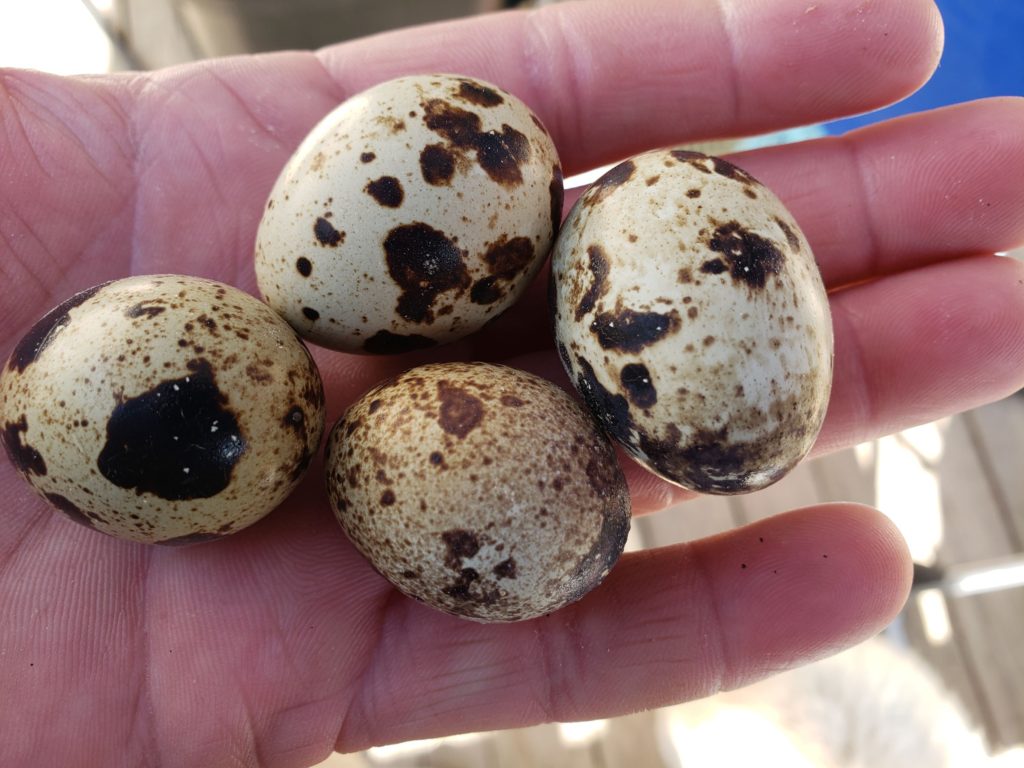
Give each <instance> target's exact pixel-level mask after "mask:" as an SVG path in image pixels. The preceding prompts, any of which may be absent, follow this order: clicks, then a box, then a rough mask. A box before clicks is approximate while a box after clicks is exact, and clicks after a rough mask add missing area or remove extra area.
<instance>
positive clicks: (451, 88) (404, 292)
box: [256, 74, 562, 353]
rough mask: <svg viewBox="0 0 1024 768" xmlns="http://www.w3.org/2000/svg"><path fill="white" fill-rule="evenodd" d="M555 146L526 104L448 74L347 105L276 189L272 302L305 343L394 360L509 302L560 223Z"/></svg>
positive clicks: (267, 289) (270, 206) (265, 272)
mask: <svg viewBox="0 0 1024 768" xmlns="http://www.w3.org/2000/svg"><path fill="white" fill-rule="evenodd" d="M561 207H562V172H561V169H560V166H559V162H558V155H557V153H556V151H555V147H554V144H553V143H552V141H551V138H550V136H548V134H547V131H546V130H545V129H544V126H543V125H542V124H541V123H540V121H539V120H538V119H537V117H536V116H535V115H534V114H533V113H532V112H531V111H530V110H529V109H528V108H527V107H526V105H525V104H523V103H522V102H521V101H520V100H519V99H517V98H516V97H514V96H512V95H511V94H509V93H506V92H505V91H502V90H501V89H499V88H497V87H496V86H493V85H490V84H488V83H484V82H481V81H479V80H474V79H471V78H467V77H459V76H455V75H436V74H435V75H416V76H410V77H403V78H400V79H397V80H391V81H389V82H385V83H382V84H380V85H377V86H375V87H373V88H370V89H369V90H367V91H364V92H363V93H360V94H358V95H356V96H353V97H352V98H350V99H348V100H347V101H345V102H344V103H343V104H341V105H340V106H339V107H338V108H337V109H335V110H334V111H333V112H331V113H330V114H329V115H327V116H326V117H325V118H324V119H323V120H322V121H321V122H320V123H319V124H318V125H317V126H316V127H315V128H314V129H313V131H312V132H311V133H310V134H309V136H308V137H307V138H306V139H305V140H304V141H303V142H302V144H301V146H300V147H299V148H298V150H297V151H296V152H295V154H294V155H293V157H292V158H291V159H290V160H289V162H288V164H287V165H286V166H285V168H284V170H283V172H282V173H281V175H280V177H279V178H278V180H277V183H276V184H275V185H274V188H273V191H272V192H271V194H270V199H269V201H268V202H267V208H266V211H265V212H264V215H263V219H262V221H261V223H260V227H259V232H258V235H257V242H256V274H257V278H258V280H259V285H260V290H261V291H262V292H263V295H264V296H265V297H266V299H267V301H268V302H269V303H270V304H271V306H273V307H274V308H275V309H276V310H277V311H278V312H280V313H281V314H282V315H283V316H284V317H285V318H286V319H287V320H288V322H289V323H291V325H292V326H293V327H294V328H295V329H296V330H297V331H298V332H299V333H300V334H301V335H302V336H304V337H305V338H307V339H310V340H311V341H314V342H315V343H317V344H320V345H323V346H326V347H330V348H333V349H338V350H344V351H348V352H367V353H397V352H404V351H408V350H411V349H418V348H423V347H428V346H433V345H434V344H440V343H444V342H449V341H453V340H455V339H459V338H461V337H463V336H466V335H467V334H469V333H472V332H473V331H475V330H477V329H479V328H480V327H481V326H482V325H483V324H484V323H486V322H487V321H489V320H491V319H493V318H495V317H497V316H498V315H499V314H501V312H503V311H504V310H505V309H507V308H508V307H509V306H511V305H512V304H513V303H514V302H515V301H516V300H517V299H518V298H519V296H520V295H521V294H522V293H523V291H524V290H525V289H526V286H527V285H528V284H529V283H530V280H531V279H532V278H533V277H534V276H535V275H536V273H537V271H538V270H539V269H540V267H541V265H542V264H543V262H544V260H545V259H546V258H547V255H548V252H549V251H550V248H551V244H552V242H553V240H554V236H555V233H556V231H557V228H558V222H559V220H560V218H561Z"/></svg>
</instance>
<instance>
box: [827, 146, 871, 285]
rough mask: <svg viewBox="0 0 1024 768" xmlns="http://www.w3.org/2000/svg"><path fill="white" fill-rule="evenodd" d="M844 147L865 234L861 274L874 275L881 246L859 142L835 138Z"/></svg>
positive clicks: (862, 229) (861, 228) (862, 230)
mask: <svg viewBox="0 0 1024 768" xmlns="http://www.w3.org/2000/svg"><path fill="white" fill-rule="evenodd" d="M837 140H838V141H839V142H840V144H841V145H842V146H843V147H844V148H845V150H846V155H847V157H848V158H849V159H850V162H851V163H852V164H853V176H854V178H855V179H856V182H857V199H858V201H859V206H858V208H859V209H860V219H861V221H862V222H863V226H862V227H860V231H861V232H863V233H864V234H866V235H867V237H866V238H864V239H865V240H866V241H867V255H866V257H865V262H866V263H865V265H864V269H863V270H862V274H866V275H875V274H877V273H878V272H877V270H878V269H879V268H880V265H881V261H882V257H881V246H880V244H879V240H880V239H879V236H878V224H877V222H876V221H875V216H874V209H873V208H872V206H871V194H870V190H869V185H868V180H867V174H866V171H865V168H864V162H863V158H862V156H861V149H860V144H859V142H858V141H857V140H856V139H855V138H851V137H849V136H841V137H839V138H838V139H837Z"/></svg>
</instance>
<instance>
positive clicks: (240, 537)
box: [0, 0, 1024, 766]
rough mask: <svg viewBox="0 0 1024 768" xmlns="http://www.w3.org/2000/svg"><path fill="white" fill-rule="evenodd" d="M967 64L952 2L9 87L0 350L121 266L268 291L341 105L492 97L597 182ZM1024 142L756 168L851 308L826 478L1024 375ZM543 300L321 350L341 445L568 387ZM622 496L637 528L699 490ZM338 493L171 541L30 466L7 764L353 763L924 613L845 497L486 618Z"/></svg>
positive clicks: (979, 118)
mask: <svg viewBox="0 0 1024 768" xmlns="http://www.w3.org/2000/svg"><path fill="white" fill-rule="evenodd" d="M940 49H941V25H940V22H939V19H938V16H937V13H936V11H935V8H934V6H933V5H932V3H931V2H930V1H929V0H913V1H911V2H908V1H907V0H886V1H882V0H878V1H877V2H873V3H867V4H865V3H855V2H852V0H849V1H847V0H844V1H843V2H836V3H830V4H821V5H819V6H810V7H808V5H807V4H806V3H802V2H799V3H798V2H789V0H786V1H785V2H772V3H746V2H744V3H740V2H733V3H730V2H727V0H721V2H714V1H713V0H690V1H689V2H672V3H666V2H655V1H654V0H648V1H646V2H644V1H641V0H637V1H636V2H628V3H625V2H621V0H611V1H610V2H603V1H602V0H592V2H588V3H576V4H566V5H564V6H559V7H556V8H553V9H550V10H545V11H543V12H537V13H533V14H526V13H513V14H502V15H498V16H493V17H485V18H481V19H476V20H471V21H466V22H459V23H454V24H446V25H439V26H435V27H430V28H426V29H420V30H414V31H405V32H399V33H394V34H391V35H387V36H382V37H378V38H370V39H367V40H363V41H359V42H356V43H352V44H348V45H344V46H339V47H335V48H332V49H327V50H324V51H321V52H319V53H318V54H315V55H314V54H305V53H302V54H300V53H288V54H277V55H272V56H261V57H251V58H245V59H237V60H226V61H219V62H210V63H203V64H198V65H193V66H188V67H182V68H178V69H174V70H169V71H165V72H157V73H152V74H143V75H128V76H115V77H102V78H88V79H86V78H79V79H60V78H55V77H50V76H45V75H41V74H36V73H27V72H15V71H9V70H7V71H0V158H2V161H0V270H2V273H3V277H4V281H3V283H2V284H3V285H5V286H7V288H8V289H7V290H6V291H5V292H4V293H3V295H2V296H0V328H2V334H3V343H4V347H3V348H2V349H0V352H2V353H4V354H6V353H7V352H9V350H10V349H11V348H12V347H13V345H14V344H15V342H16V341H17V339H18V338H19V337H20V336H21V334H22V333H24V331H25V330H26V329H27V328H28V327H29V326H30V325H31V324H32V323H33V322H34V320H35V319H36V318H37V317H38V316H39V315H40V314H42V312H44V311H45V310H46V309H47V308H48V307H49V306H51V305H52V304H55V303H56V302H58V301H60V300H61V299H63V298H65V297H66V296H68V295H70V294H71V293H72V292H74V291H75V290H78V289H81V288H84V287H87V286H89V285H92V284H95V283H98V282H101V281H103V280H108V279H113V278H117V277H122V276H125V275H127V274H145V273H162V272H176V273H185V274H195V275H200V276H205V277H212V278H215V279H219V280H223V281H225V282H229V283H232V284H235V285H238V286H240V287H242V288H244V289H246V290H250V291H253V292H255V280H254V277H253V267H252V244H253V240H254V236H255V231H256V226H257V223H258V220H259V216H260V213H261V211H262V206H263V203H264V201H265V199H266V195H267V193H268V192H269V189H270V187H271V185H272V183H273V181H274V178H275V177H276V175H277V173H278V171H279V170H280V168H281V167H282V165H283V164H284V162H285V160H286V159H287V157H288V155H289V154H290V152H291V151H292V150H293V149H294V147H295V146H296V145H297V144H298V142H299V140H300V139H301V137H302V136H303V135H304V134H305V132H306V131H308V130H309V128H310V127H312V125H313V124H314V123H315V122H316V120H317V119H319V118H320V117H321V116H322V115H323V114H325V113H326V112H327V111H329V110H330V109H331V108H332V107H333V106H334V105H336V104H337V103H338V102H339V101H340V100H342V99H343V98H344V97H346V96H347V95H350V94H352V93H354V92H356V91H358V90H361V89H362V88H364V87H366V86H368V85H370V84H372V83H374V82H378V81H380V80H383V79H386V78H388V77H391V76H396V75H399V74H402V73H406V72H413V71H428V70H435V71H437V70H446V71H455V72H462V73H466V74H469V75H476V76H479V77H482V78H484V79H489V80H491V81H494V82H497V83H498V84H500V85H502V86H503V87H505V88H506V89H508V90H510V91H512V92H514V93H517V94H518V95H519V96H521V97H522V98H524V99H525V100H526V101H527V102H528V103H529V104H530V105H531V106H532V107H534V109H535V110H536V111H537V112H538V113H539V114H540V116H541V117H542V119H543V120H544V121H545V122H546V123H547V125H548V127H549V128H550V129H551V131H552V133H553V135H554V137H555V139H556V143H557V144H558V145H559V149H560V152H561V154H562V159H563V162H564V165H565V170H566V172H567V173H570V174H571V173H574V172H576V171H579V170H582V169H584V168H586V167H591V166H595V165H598V164H601V163H604V162H608V161H610V160H613V159H616V158H620V157H623V156H625V155H627V154H629V153H632V152H635V151H640V150H642V149H646V148H650V147H653V146H659V145H666V144H673V143H680V142H683V141H691V140H696V139H700V138H706V137H711V136H716V135H734V134H743V133H753V132H758V131H765V130H770V129H774V128H780V127H783V126H787V125H793V124H801V123H807V122H812V121H816V120H822V119H827V118H830V117H835V116H839V115H841V114H846V113H850V112H853V111H862V110H864V109H868V108H871V107H875V106H878V105H881V104H883V103H885V102H888V101H891V100H893V99H896V98H898V97H900V96H902V95H904V94H905V93H907V92H909V91H910V90H912V89H913V88H915V87H917V86H918V85H919V84H920V83H921V82H922V81H923V80H924V79H925V78H926V77H927V76H928V74H929V73H930V71H931V69H932V68H933V67H934V66H935V63H936V61H937V57H938V54H939V51H940ZM1022 122H1024V103H1022V102H1021V101H1020V100H993V101H988V102H980V103H974V104H968V105H961V106H958V107H955V108H950V109H947V110H943V111H939V112H934V113H929V114H924V115H918V116H913V117H910V118H906V119H904V120H900V121H896V122H892V123H888V124H883V125H879V126H876V127H874V128H871V129H867V130H864V131H861V132H859V133H856V134H853V135H851V136H849V137H845V138H843V139H827V140H822V141H817V142H809V143H804V144H799V145H795V146H790V147H783V148H777V149H770V150H762V151H758V152H752V153H748V154H747V155H745V156H743V157H741V158H739V162H740V163H741V164H742V165H743V167H745V168H746V169H747V170H749V171H750V172H752V173H753V174H754V175H755V176H757V177H758V178H760V179H761V180H762V181H763V182H765V183H766V184H768V185H769V186H770V187H772V188H773V189H775V190H776V191H777V192H778V193H779V195H780V197H782V198H783V200H784V201H785V202H786V203H787V204H788V205H789V206H790V208H791V209H792V210H793V212H794V214H795V215H796V217H797V220H798V221H799V222H800V223H801V226H802V227H803V228H804V230H805V232H806V233H807V235H808V237H809V240H810V242H811V245H812V247H813V249H814V251H815V254H816V256H817V258H818V260H819V263H820V265H821V268H822V273H823V275H824V278H825V281H826V283H827V285H828V286H829V288H830V291H831V292H832V293H831V298H832V308H833V317H834V322H835V333H836V380H835V386H834V390H833V398H832V401H831V405H830V411H829V415H828V418H827V421H826V425H825V428H824V430H823V432H822V435H821V438H820V440H819V442H818V446H817V448H816V450H817V451H818V452H824V451H829V450H834V449H836V448H839V447H842V446H845V445H850V444H852V443H854V442H857V441H860V440H863V439H867V438H870V437H873V436H876V435H879V434H884V433H886V432H890V431H893V430H896V429H900V428H902V427H905V426H910V425H912V424H916V423H920V422H922V421H926V420H929V419H932V418H936V417H938V416H940V415H943V414H947V413H951V412H954V411H957V410H962V409H964V408H968V407H971V406H974V405H977V404H980V403H983V402H987V401H990V400H993V399H996V398H998V397H1001V396H1003V395H1005V394H1007V393H1009V392H1011V391H1013V390H1014V389H1016V388H1018V387H1020V386H1021V385H1022V383H1024V373H1022V371H1024V269H1022V268H1021V265H1020V264H1018V263H1016V262H1014V261H1011V260H1007V259H1003V258H998V257H995V256H992V255H991V254H993V253H994V252H996V251H999V250H1003V249H1007V248H1010V247H1013V246H1015V245H1017V244H1019V243H1020V242H1021V241H1022V240H1024V217H1022V215H1021V212H1022V210H1024V185H1022V184H1021V183H1020V181H1019V179H1020V178H1022V177H1024V138H1022V137H1024V131H1022V130H1021V123H1022ZM542 294H543V291H542V289H541V288H540V286H539V285H538V286H534V290H532V292H531V293H530V295H529V296H528V297H527V298H526V300H525V301H524V302H523V303H522V305H521V306H520V307H518V308H517V309H516V310H515V311H513V312H510V313H509V314H508V315H506V316H505V317H504V318H502V320H501V321H500V322H498V323H496V324H495V325H494V326H492V327H491V328H489V329H488V330H487V331H486V332H485V333H483V334H481V335H480V336H478V337H475V338H473V339H469V340H466V341H464V342H461V343H459V344H456V345H452V346H451V347H446V348H444V349H441V350H436V351H431V352H429V353H422V354H420V353H417V354H414V355H409V356H404V357H402V358H390V359H377V358H373V359H369V358H360V357H352V356H346V355H340V354H336V353H328V352H325V351H323V350H316V351H315V355H316V357H317V361H318V363H319V364H320V366H321V370H322V373H323V376H324V379H325V385H326V388H327V394H328V405H329V419H330V420H332V421H333V419H335V418H336V417H337V416H338V415H340V413H341V411H342V410H343V409H344V407H345V406H346V405H347V404H348V403H349V402H350V401H351V400H352V399H353V398H354V397H356V396H357V395H358V394H359V393H360V392H361V391H363V390H364V389H365V388H367V387H368V386H370V385H371V384H372V383H374V382H375V381H377V380H379V379H380V378H382V377H384V376H385V375H388V374H390V373H393V372H395V371H397V370H399V369H401V368H404V367H407V366H409V365H412V364H414V363H418V362H421V361H425V360H436V359H469V358H475V359H488V360H501V361H506V362H510V363H511V364H513V365H518V366H521V367H526V368H530V369H532V370H535V371H539V372H542V373H545V374H547V375H549V376H551V377H553V378H555V379H558V380H562V379H561V378H560V377H561V374H560V373H559V371H558V366H557V362H556V359H555V356H554V355H553V353H552V351H551V349H550V338H549V335H548V333H547V330H546V325H545V321H544V310H543V304H542V302H543V297H542ZM498 350H500V353H499V352H498ZM628 474H629V478H630V482H631V486H632V489H633V493H634V505H635V509H636V511H637V512H638V513H643V512H648V511H654V510H656V509H660V508H662V507H666V506H669V505H670V504H673V503H675V502H676V501H679V500H681V499H682V497H683V494H681V493H680V492H678V491H677V490H675V489H672V488H670V487H668V486H667V485H665V484H663V483H659V482H657V481H655V480H653V479H652V478H651V477H650V476H649V475H646V474H644V473H643V472H642V471H640V470H638V469H637V468H635V467H630V468H629V469H628ZM319 476H320V467H319V466H318V465H314V466H313V467H312V469H311V471H310V474H309V476H308V477H307V479H306V480H305V481H304V483H303V484H302V486H301V487H300V488H299V490H298V491H297V492H296V493H295V494H294V495H293V496H292V498H290V499H289V500H288V501H287V502H286V503H285V504H284V505H283V506H282V507H281V508H280V509H278V510H277V511H275V512H274V513H273V514H272V515H270V516H269V517H268V518H267V519H265V520H264V521H262V522H260V523H258V524H257V525H255V526H253V527H251V528H249V529H248V530H246V531H243V532H241V533H240V534H237V535H235V536H233V537H231V538H229V539H226V540H223V541H220V542H217V543H215V544H209V545H200V546H195V547H191V548H186V549H175V550H169V549H162V548H152V547H144V546H139V545H133V544H128V543H125V542H119V541H115V540H113V539H110V538H107V537H104V536H101V535H99V534H96V533H94V532H92V531H89V530H86V529H84V528H81V527H79V526H76V525H74V524H73V523H71V522H70V521H68V520H66V519H64V518H62V517H61V516H59V515H55V514H53V513H52V512H51V511H50V510H49V508H47V507H46V506H45V504H44V503H43V502H41V501H40V500H39V499H38V498H36V497H35V496H34V494H33V493H32V491H31V490H30V489H29V487H28V486H27V485H26V484H25V483H24V482H22V481H21V479H20V478H19V477H18V476H17V474H16V472H15V470H14V469H13V467H11V466H10V465H9V464H7V463H3V464H2V466H0V493H2V497H0V498H2V507H0V509H2V514H3V521H4V535H3V536H2V540H0V692H2V695H0V722H2V723H3V724H4V727H3V728H2V730H0V765H4V766H23V765H32V766H35V765H76V766H94V765H95V766H117V765H128V766H136V765H139V766H143V765H173V766H179V765H180V766H214V765H215V766H222V765H260V766H305V765H310V764H312V763H314V762H316V761H317V760H319V759H322V758H323V757H324V756H326V754H327V753H328V752H329V751H330V750H331V749H334V748H338V749H344V750H353V749H360V748H363V747H366V746H369V745H371V744H376V743H384V742H393V741H398V740H402V739H408V738H418V737H425V736H431V735H438V734H443V733H454V732H459V731H467V730H478V729H491V728H502V727H513V726H518V725H526V724H530V723H536V722H541V721H548V720H554V719H557V720H576V719H585V718H592V717H599V716H608V715H614V714H618V713H624V712H629V711H634V710H636V709H639V708H643V707H651V706H659V705H664V704H668V703H671V702H677V701H681V700H684V699H687V698H695V697H699V696H705V695H709V694H711V693H713V692H714V691H716V690H719V689H721V688H725V687H733V686H738V685H743V684H745V683H748V682H751V681H753V680H756V679H758V678H759V677H762V676H764V675H767V674H770V673H772V672H776V671H779V670H782V669H786V668H789V667H792V666H795V665H798V664H802V663H806V662H808V661H810V660H813V659H815V658H819V657H821V656H823V655H827V654H829V653H833V652H835V651H837V650H839V649H841V648H843V647H846V646H848V645H850V644H852V643H855V642H858V641H860V640H862V639H864V638H866V637H868V636H870V635H871V634H873V633H874V632H876V631H878V630H879V629H880V628H881V627H883V626H884V625H885V624H886V623H887V622H888V621H889V620H890V619H891V618H892V617H893V615H894V614H895V613H896V612H897V611H898V610H899V608H900V606H901V605H902V602H903V600H904V598H905V595H906V591H907V588H908V582H909V563H908V559H907V553H906V549H905V547H904V545H903V543H902V541H901V539H900V537H899V535H898V534H897V533H896V532H895V531H894V530H893V528H892V526H891V525H890V524H889V523H888V522H887V521H886V520H885V519H884V518H882V517H881V516H880V515H879V514H877V513H876V512H873V511H871V510H868V509H864V508H860V507H855V506H852V505H832V506H826V507H819V508H815V509H808V510H800V511H795V512H791V513H788V514H785V515H780V516H778V517H776V518H773V519H770V520H767V521H764V522H762V523H758V524H757V525H755V526H750V527H747V528H745V529H741V530H737V531H732V532H730V533H727V534H724V535H721V536H718V537H715V538H713V539H709V540H704V541H699V542H693V543H690V544H684V545H678V546H675V547H671V548H666V549H662V550H656V551H650V552H642V553H634V554H630V555H627V556H625V557H624V558H623V560H622V561H621V562H620V564H619V566H618V567H617V568H616V569H615V571H613V573H612V574H611V576H610V577H609V578H608V580H607V581H606V582H605V584H603V585H602V586H601V587H600V588H598V589H597V590H595V591H594V592H593V593H591V594H590V595H588V596H587V597H586V598H584V599H583V600H582V601H580V602H579V603H577V604H575V605H573V606H570V607H569V608H566V609H564V610H562V611H558V612H556V613H555V614H552V615H551V616H548V617H545V618H542V619H538V620H534V621H529V622H524V623H521V624H515V625H505V626H482V625H476V624H471V623H468V622H463V621H460V620H458V619H454V618H452V617H449V616H445V615H441V614H438V613H435V612H433V611H430V610H429V609H426V608H424V607H422V606H420V605H418V604H416V603H414V602H413V601H410V600H407V599H406V598H404V597H402V596H401V595H400V594H398V593H397V592H395V591H394V590H393V589H392V588H390V586H389V585H388V584H387V583H386V582H385V581H384V580H383V579H382V578H381V577H380V576H378V575H377V574H376V573H374V572H373V571H372V569H371V568H370V567H369V566H368V565H367V564H366V563H365V562H364V561H363V560H362V559H361V558H360V557H359V556H358V555H357V554H356V552H355V551H354V549H353V548H352V547H351V545H350V544H349V543H348V542H347V541H346V540H345V538H344V536H343V535H341V532H340V530H339V528H338V527H337V524H336V523H335V522H334V520H333V518H332V516H331V514H330V511H329V509H328V507H327V503H326V496H325V493H324V491H323V488H322V482H321V480H320V477H319ZM823 554H828V558H827V559H826V558H823V557H822V555H823ZM740 563H743V564H744V565H747V566H748V567H745V568H742V569H741V568H740V567H739V564H740Z"/></svg>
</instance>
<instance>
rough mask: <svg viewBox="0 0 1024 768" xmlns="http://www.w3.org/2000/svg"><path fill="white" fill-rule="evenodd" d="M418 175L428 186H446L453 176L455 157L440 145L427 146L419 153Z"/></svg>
mask: <svg viewBox="0 0 1024 768" xmlns="http://www.w3.org/2000/svg"><path fill="white" fill-rule="evenodd" d="M420 173H422V174H423V179H424V181H426V182H427V183H428V184H431V185H433V186H435V187H443V186H447V185H448V184H450V183H451V180H452V177H453V176H454V175H455V155H454V154H453V153H452V152H451V150H449V149H448V148H446V147H444V146H443V145H441V144H428V145H427V146H425V147H424V148H423V151H422V152H420Z"/></svg>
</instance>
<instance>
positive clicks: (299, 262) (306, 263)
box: [295, 256, 313, 277]
mask: <svg viewBox="0 0 1024 768" xmlns="http://www.w3.org/2000/svg"><path fill="white" fill-rule="evenodd" d="M295 269H296V270H297V271H298V273H299V274H300V275H302V276H303V277H309V276H310V275H311V274H312V273H313V264H312V262H310V260H309V259H307V258H306V257H305V256H300V257H299V258H298V259H296V261H295Z"/></svg>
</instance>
